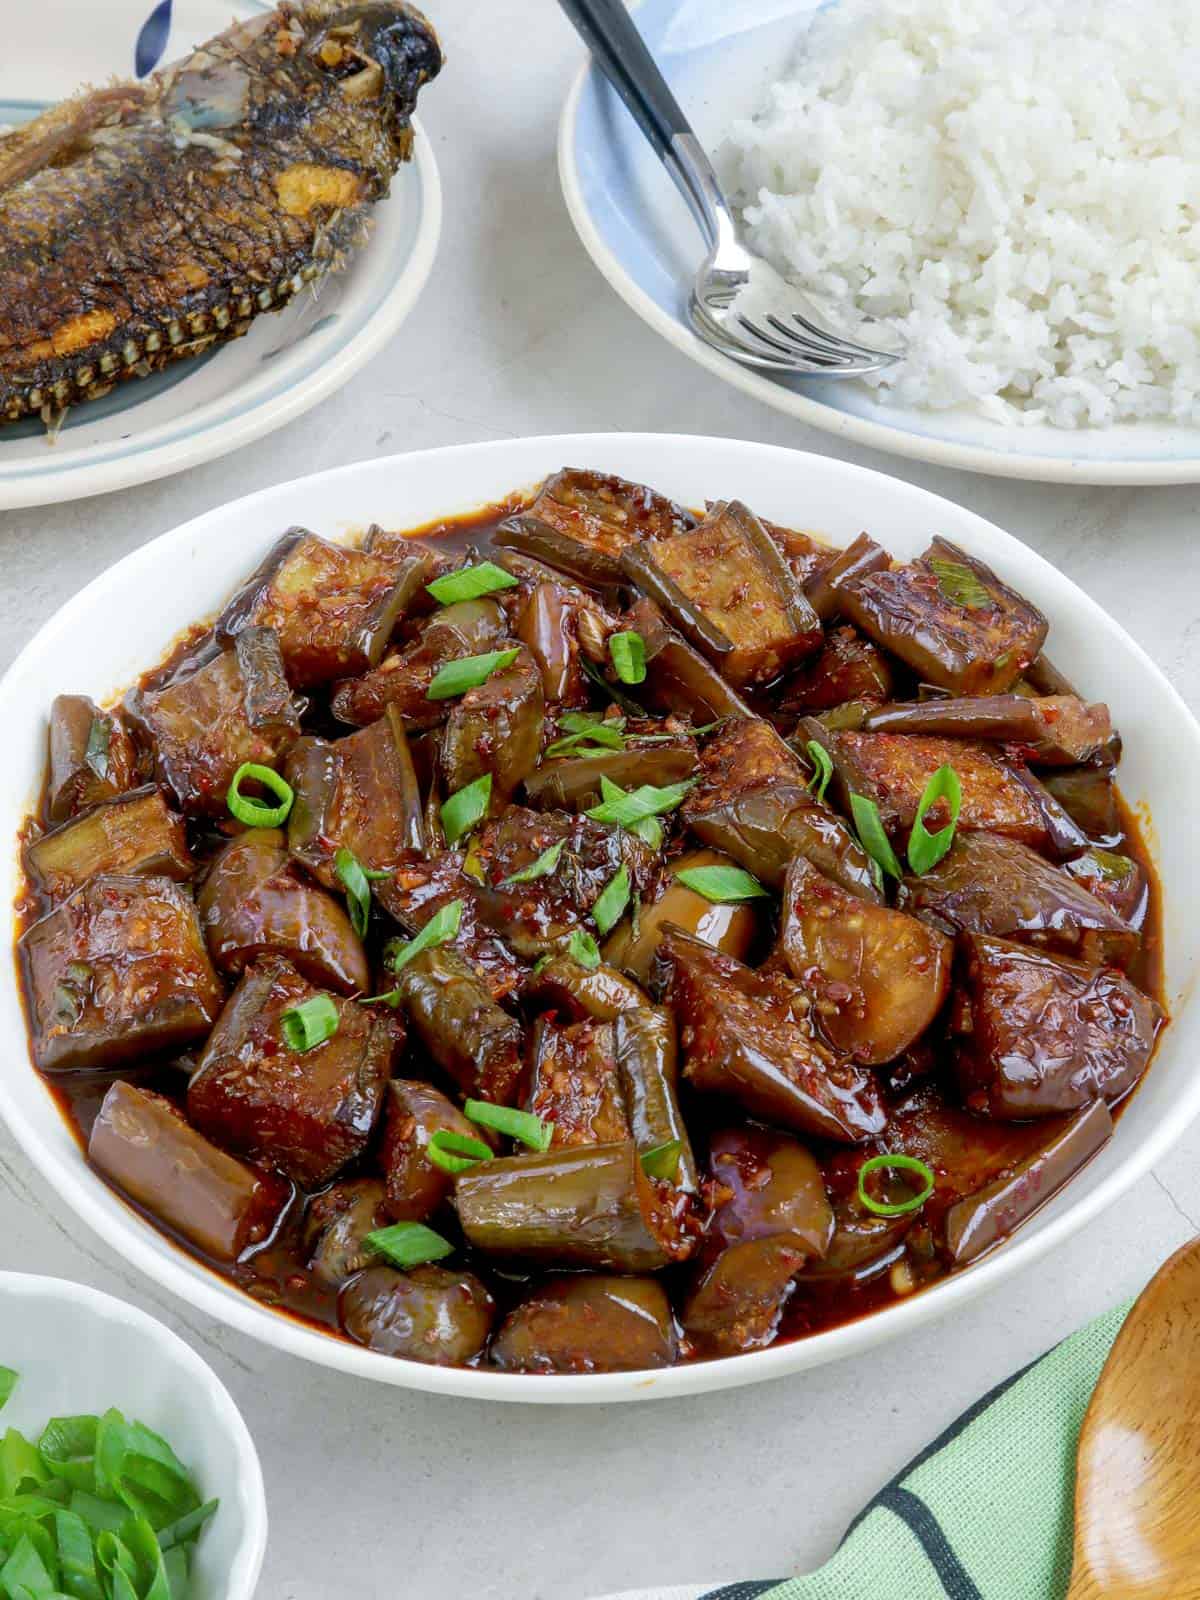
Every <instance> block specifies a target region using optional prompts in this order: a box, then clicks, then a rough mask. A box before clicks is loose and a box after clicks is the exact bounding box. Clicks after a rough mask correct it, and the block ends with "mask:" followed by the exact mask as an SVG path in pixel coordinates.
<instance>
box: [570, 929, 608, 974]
mask: <svg viewBox="0 0 1200 1600" xmlns="http://www.w3.org/2000/svg"><path fill="white" fill-rule="evenodd" d="M567 954H568V955H569V956H570V957H571V960H572V961H578V963H579V965H580V966H581V967H588V968H589V969H590V968H592V967H598V966H599V965H600V947H599V945H598V944H597V943H596V941H595V939H593V938H592V936H591V934H590V933H585V932H584V931H583V929H582V928H576V929H575V932H574V933H573V934H572V935H571V937H570V938H569V939H568V940H567Z"/></svg>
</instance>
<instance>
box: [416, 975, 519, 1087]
mask: <svg viewBox="0 0 1200 1600" xmlns="http://www.w3.org/2000/svg"><path fill="white" fill-rule="evenodd" d="M396 985H397V987H398V989H399V991H400V994H401V996H402V997H403V1001H404V1006H405V1010H406V1011H407V1012H408V1017H409V1020H410V1022H411V1023H412V1026H413V1029H414V1031H415V1033H416V1035H417V1037H418V1038H419V1039H420V1041H421V1043H422V1044H423V1045H424V1047H425V1049H426V1050H427V1051H428V1052H429V1054H430V1056H431V1057H432V1059H433V1060H434V1061H435V1062H436V1063H437V1064H438V1066H439V1067H441V1069H442V1070H443V1072H447V1073H449V1075H450V1077H451V1078H453V1079H454V1082H455V1083H456V1084H457V1085H458V1087H459V1088H460V1089H461V1090H462V1092H463V1093H464V1094H465V1095H468V1096H471V1097H474V1098H476V1099H480V1100H493V1101H495V1102H496V1103H497V1104H498V1105H511V1104H512V1102H513V1099H514V1097H515V1095H516V1093H517V1090H518V1087H519V1083H520V1079H521V1074H522V1068H521V1025H520V1023H518V1022H517V1021H516V1019H515V1018H513V1017H510V1016H509V1014H508V1012H507V1011H504V1010H502V1009H501V1007H500V1006H498V1005H497V1004H496V1002H495V1001H494V1000H493V999H492V997H491V994H490V993H489V991H488V987H487V985H486V984H485V983H484V981H483V980H482V979H481V978H480V977H479V975H478V974H477V973H476V972H475V971H474V970H473V969H472V967H471V966H470V964H469V963H468V962H467V961H466V960H465V959H464V958H463V956H462V955H461V954H460V953H459V951H457V950H455V949H453V948H451V947H450V946H448V945H439V946H435V947H433V948H432V949H429V950H422V951H421V953H420V954H419V955H416V956H414V957H413V959H412V960H411V961H410V962H409V963H408V964H407V966H405V967H404V968H402V969H401V971H400V973H399V974H398V975H397V979H396Z"/></svg>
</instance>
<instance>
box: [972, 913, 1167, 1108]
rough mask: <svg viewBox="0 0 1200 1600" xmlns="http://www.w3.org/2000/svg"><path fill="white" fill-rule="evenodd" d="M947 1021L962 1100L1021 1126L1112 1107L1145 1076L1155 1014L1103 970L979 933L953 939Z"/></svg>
mask: <svg viewBox="0 0 1200 1600" xmlns="http://www.w3.org/2000/svg"><path fill="white" fill-rule="evenodd" d="M963 955H964V961H963V971H962V975H961V980H960V986H959V989H958V992H957V994H956V997H955V1000H956V1003H955V1006H954V1008H953V1011H952V1014H951V1030H952V1035H953V1036H954V1042H955V1044H956V1046H957V1048H956V1052H955V1062H954V1065H955V1070H956V1072H957V1075H958V1081H959V1086H960V1088H961V1090H962V1095H963V1101H964V1103H965V1104H966V1105H967V1106H968V1107H969V1108H970V1109H971V1110H972V1111H978V1112H982V1113H984V1114H986V1115H987V1116H992V1117H1008V1118H1011V1119H1013V1120H1023V1119H1026V1118H1030V1117H1049V1116H1054V1115H1056V1114H1058V1113H1060V1112H1064V1111H1075V1110H1077V1109H1078V1108H1079V1107H1080V1106H1085V1105H1087V1104H1089V1103H1090V1102H1091V1101H1093V1100H1098V1099H1104V1100H1107V1101H1108V1102H1109V1103H1110V1104H1115V1103H1116V1102H1117V1101H1118V1100H1120V1099H1121V1098H1122V1097H1123V1096H1124V1095H1126V1094H1128V1092H1129V1090H1130V1089H1132V1088H1133V1086H1134V1084H1135V1083H1136V1082H1137V1081H1138V1079H1139V1078H1140V1077H1141V1075H1142V1073H1143V1072H1145V1070H1146V1067H1147V1066H1148V1065H1149V1062H1150V1057H1151V1054H1152V1053H1153V1050H1154V1041H1155V1038H1156V1036H1157V1033H1158V1030H1159V1027H1160V1026H1161V1024H1162V1020H1163V1015H1162V1011H1161V1009H1160V1007H1159V1006H1158V1005H1157V1004H1156V1003H1155V1002H1154V1001H1153V1000H1151V999H1150V997H1149V996H1148V995H1144V994H1143V993H1142V992H1141V990H1140V989H1136V988H1135V987H1134V986H1133V984H1132V983H1130V981H1129V979H1128V978H1126V977H1124V976H1123V975H1122V974H1121V973H1119V972H1117V971H1115V970H1114V969H1113V968H1112V967H1093V966H1088V965H1087V964H1086V963H1085V962H1082V961H1072V960H1070V959H1069V958H1068V957H1066V956H1050V955H1047V954H1046V953H1045V952H1044V951H1041V950H1031V949H1030V948H1029V946H1028V945H1022V944H1014V943H1012V942H1011V941H1010V940H1008V939H993V938H989V937H987V936H986V935H984V934H968V935H966V936H965V937H964V940H963Z"/></svg>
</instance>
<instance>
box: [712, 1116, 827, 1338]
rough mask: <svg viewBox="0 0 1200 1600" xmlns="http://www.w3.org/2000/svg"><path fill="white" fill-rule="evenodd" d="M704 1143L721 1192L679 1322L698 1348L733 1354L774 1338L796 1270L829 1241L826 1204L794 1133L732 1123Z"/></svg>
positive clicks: (818, 1254)
mask: <svg viewBox="0 0 1200 1600" xmlns="http://www.w3.org/2000/svg"><path fill="white" fill-rule="evenodd" d="M711 1149H712V1154H711V1167H712V1175H713V1179H714V1181H715V1183H716V1184H717V1185H719V1190H718V1192H719V1193H720V1194H721V1195H723V1196H727V1197H728V1198H725V1199H723V1200H722V1202H721V1203H720V1204H719V1205H718V1206H717V1209H716V1210H715V1211H714V1213H713V1218H712V1223H711V1225H710V1227H709V1230H708V1232H707V1234H706V1235H705V1239H704V1245H703V1250H702V1256H701V1271H700V1274H699V1277H698V1278H697V1280H696V1282H695V1283H694V1284H693V1286H692V1288H691V1290H690V1292H689V1294H688V1296H687V1299H686V1301H685V1303H684V1307H683V1312H682V1317H681V1321H682V1323H683V1328H684V1332H685V1333H686V1334H687V1336H688V1339H689V1340H690V1341H691V1343H692V1344H693V1345H694V1346H695V1348H696V1350H697V1352H698V1353H699V1354H701V1355H707V1356H721V1355H735V1354H737V1352H738V1351H740V1350H754V1349H760V1348H761V1347H762V1346H763V1345H766V1344H770V1342H771V1340H772V1339H773V1338H774V1337H775V1333H776V1330H777V1328H778V1326H779V1319H780V1316H781V1315H782V1312H783V1307H784V1305H785V1303H786V1301H787V1299H788V1296H789V1295H790V1294H791V1291H792V1287H793V1283H794V1281H795V1278H796V1274H797V1273H798V1272H801V1271H802V1270H803V1269H804V1268H805V1267H806V1266H807V1265H808V1264H809V1263H810V1262H812V1261H814V1260H818V1261H819V1260H820V1258H821V1257H822V1256H823V1255H824V1254H825V1252H826V1250H827V1249H828V1248H829V1242H830V1240H831V1239H832V1237H833V1211H832V1208H831V1207H830V1204H829V1198H828V1196H827V1195H826V1193H825V1185H824V1182H823V1180H822V1178H821V1169H820V1167H818V1165H817V1163H816V1161H815V1160H814V1158H813V1157H812V1155H810V1153H809V1152H808V1151H807V1150H806V1149H805V1148H804V1146H803V1145H802V1144H800V1143H798V1142H797V1140H795V1139H791V1138H788V1137H787V1136H786V1135H785V1134H777V1133H771V1132H768V1131H767V1130H766V1129H764V1128H754V1127H748V1128H737V1129H729V1130H725V1131H723V1132H720V1133H718V1134H716V1135H715V1136H714V1138H713V1140H712V1146H711Z"/></svg>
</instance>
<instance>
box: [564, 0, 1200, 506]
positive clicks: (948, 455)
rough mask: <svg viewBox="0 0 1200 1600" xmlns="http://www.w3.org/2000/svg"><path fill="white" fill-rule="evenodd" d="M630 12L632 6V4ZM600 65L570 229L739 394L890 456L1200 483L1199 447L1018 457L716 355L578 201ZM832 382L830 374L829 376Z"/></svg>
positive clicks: (588, 70)
mask: <svg viewBox="0 0 1200 1600" xmlns="http://www.w3.org/2000/svg"><path fill="white" fill-rule="evenodd" d="M633 9H635V10H636V5H635V6H634V8H633ZM598 70H599V69H598V68H596V67H595V66H593V64H592V62H591V60H590V58H588V59H586V60H585V61H584V63H583V65H582V66H581V67H580V68H579V71H578V72H577V73H576V75H575V79H574V81H573V83H572V84H571V88H570V91H569V93H568V95H567V98H566V102H565V104H564V105H563V109H562V115H561V116H560V118H559V124H558V178H559V183H560V184H561V186H562V192H563V199H564V200H565V201H566V206H567V211H568V213H569V215H570V218H571V221H572V222H573V223H574V225H575V231H576V233H577V234H578V235H579V238H580V241H581V242H582V244H583V247H584V249H585V250H586V251H587V253H588V255H589V256H591V258H592V261H593V263H594V264H595V266H596V267H597V268H598V270H599V272H600V274H601V276H602V277H603V278H604V279H605V280H606V281H607V282H608V284H609V286H610V288H612V289H614V290H615V291H616V292H617V294H618V295H619V296H620V297H621V299H622V300H624V302H625V304H626V305H627V306H628V307H629V308H630V310H632V311H634V312H636V313H637V315H638V316H639V317H641V319H642V321H643V322H645V323H646V324H648V326H649V327H651V328H652V329H653V330H654V332H655V333H657V334H659V335H660V336H661V337H662V338H664V339H665V340H666V341H667V343H668V344H671V345H674V347H675V349H676V350H678V351H680V352H681V353H682V354H683V355H685V356H688V357H689V358H690V359H691V360H692V361H695V362H696V363H697V364H698V365H699V366H701V367H704V368H705V369H706V370H707V371H708V372H711V373H713V374H714V375H715V376H716V377H718V378H721V379H723V380H724V382H726V383H728V384H731V385H732V386H733V388H735V389H740V390H741V391H742V393H743V394H748V395H750V396H751V397H752V398H753V399H755V400H761V401H762V402H763V404H764V405H767V406H770V407H771V409H772V410H773V411H781V412H783V413H784V415H786V416H790V417H795V418H797V419H798V420H799V421H800V422H805V423H808V424H809V426H810V427H813V428H819V429H820V430H821V432H822V433H832V434H836V435H837V436H838V437H839V438H842V439H848V440H851V441H852V442H853V443H854V444H862V445H868V446H869V447H870V448H871V449H873V450H882V451H885V452H886V453H887V454H888V455H893V456H904V457H907V458H908V459H909V460H910V461H928V462H929V463H931V465H933V466H937V467H957V468H958V469H960V470H961V471H964V472H982V473H985V474H987V475H988V476H990V477H996V478H1020V479H1022V480H1023V481H1025V482H1031V483H1074V484H1110V485H1114V486H1116V485H1121V486H1125V487H1130V486H1138V487H1148V486H1153V485H1161V484H1170V483H1198V482H1200V451H1198V453H1197V455H1196V456H1195V457H1193V458H1192V459H1190V460H1187V459H1185V460H1179V461H1159V460H1155V461H1116V460H1113V461H1097V460H1094V459H1086V458H1083V457H1077V458H1063V457H1056V456H1045V455H1022V454H1020V453H1019V452H1016V451H1013V452H1009V451H1000V450H987V449H982V448H980V447H979V446H977V445H967V444H951V443H949V442H948V441H946V440H944V439H935V438H931V437H929V436H928V435H925V434H920V433H909V432H907V431H906V430H905V429H903V428H899V427H889V426H887V425H886V424H884V423H881V422H872V421H871V420H870V419H869V418H867V417H856V416H853V415H851V414H849V413H848V412H845V411H839V410H838V409H837V408H836V407H834V406H827V405H823V404H822V403H821V402H820V401H819V400H811V399H809V398H808V396H807V395H804V394H797V393H796V391H795V390H793V389H786V388H784V387H783V386H782V385H781V384H778V383H774V382H773V381H772V380H771V379H770V378H768V377H764V376H763V375H762V374H761V373H759V372H756V371H755V370H754V369H753V368H752V367H744V366H742V364H741V363H740V362H738V361H734V360H733V359H732V357H730V356H726V355H722V354H721V353H720V351H718V350H714V349H713V347H712V346H711V345H708V344H705V342H704V340H703V339H701V338H700V337H699V336H698V335H697V334H695V333H693V332H692V330H691V328H690V327H689V326H688V325H687V324H686V323H684V322H682V321H680V319H679V318H677V317H673V316H671V315H670V313H669V312H667V311H664V310H663V309H662V307H661V306H660V305H659V304H658V303H657V302H656V301H655V300H654V299H653V298H652V297H651V296H650V295H648V294H647V293H646V292H645V290H644V289H641V288H639V286H638V285H637V284H636V283H635V282H634V280H633V279H632V278H631V277H630V275H629V273H628V272H627V271H626V270H625V265H624V263H623V262H622V260H621V258H620V256H618V255H617V254H616V253H615V252H614V251H613V250H611V249H610V248H609V246H608V244H607V242H606V241H605V239H604V238H603V236H602V235H601V233H600V231H599V229H598V228H597V227H596V224H595V222H594V221H593V220H592V214H591V212H590V210H589V209H588V206H587V202H586V201H585V199H584V194H583V185H582V183H581V181H580V176H579V168H578V165H577V163H576V161H575V142H576V132H577V125H578V120H579V103H580V100H581V98H582V96H583V90H584V86H585V85H586V83H587V81H588V79H589V76H590V75H591V74H592V73H593V72H596V71H598ZM696 248H697V255H696V260H697V263H699V260H700V243H699V236H698V235H697V247H696ZM829 381H830V382H836V381H837V380H836V379H830V380H829Z"/></svg>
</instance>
